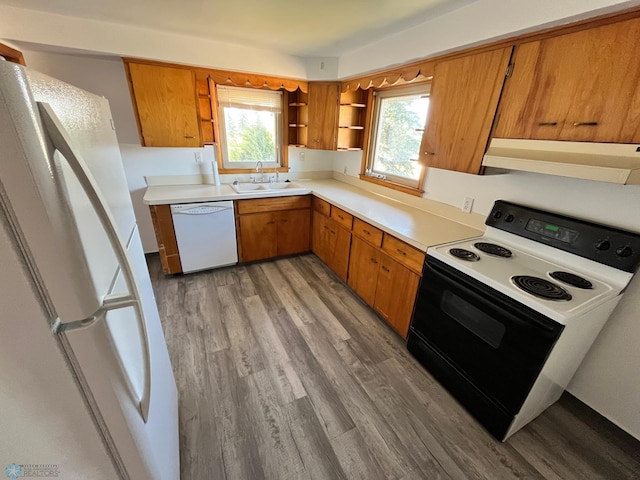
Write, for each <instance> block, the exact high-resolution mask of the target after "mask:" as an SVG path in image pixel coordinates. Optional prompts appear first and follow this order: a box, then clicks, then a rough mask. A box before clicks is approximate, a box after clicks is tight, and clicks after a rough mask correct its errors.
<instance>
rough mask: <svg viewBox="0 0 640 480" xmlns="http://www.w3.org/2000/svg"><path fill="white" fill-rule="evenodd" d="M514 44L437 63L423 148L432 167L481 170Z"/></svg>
mask: <svg viewBox="0 0 640 480" xmlns="http://www.w3.org/2000/svg"><path fill="white" fill-rule="evenodd" d="M511 50H512V48H511V47H508V48H503V49H499V50H492V51H489V52H484V53H478V54H475V55H468V56H465V57H460V58H455V59H453V60H445V61H442V62H439V63H437V64H436V66H435V70H434V75H433V82H432V84H431V94H430V105H429V115H428V118H427V124H426V130H425V133H424V135H423V138H422V145H421V147H420V158H421V160H422V161H423V162H425V164H426V165H427V166H428V167H436V168H444V169H447V170H455V171H458V172H467V173H479V171H480V165H481V163H482V156H483V155H484V152H485V149H486V146H487V142H488V140H489V134H490V132H491V125H492V123H493V118H494V115H495V113H496V109H497V107H498V100H499V99H500V92H501V91H502V85H503V84H504V79H505V75H506V71H507V67H508V65H509V58H510V57H511Z"/></svg>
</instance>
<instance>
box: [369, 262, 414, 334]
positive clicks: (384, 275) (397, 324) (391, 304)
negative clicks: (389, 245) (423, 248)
mask: <svg viewBox="0 0 640 480" xmlns="http://www.w3.org/2000/svg"><path fill="white" fill-rule="evenodd" d="M380 257H381V258H380V270H379V271H378V281H377V284H376V297H375V301H374V302H373V308H374V309H375V310H376V311H377V312H378V313H379V314H380V315H382V317H383V318H384V319H385V320H386V321H387V322H389V324H390V325H391V326H392V327H393V328H394V329H395V330H396V331H397V332H398V333H399V334H400V335H402V336H403V337H406V336H407V333H409V323H410V322H411V315H412V314H413V304H414V303H415V300H416V295H417V293H418V285H419V284H420V276H418V275H417V274H415V273H413V272H412V271H411V270H409V269H408V268H406V267H404V266H402V265H401V264H400V263H398V262H396V261H395V260H393V259H392V258H391V257H389V256H387V255H385V254H384V253H382V254H380Z"/></svg>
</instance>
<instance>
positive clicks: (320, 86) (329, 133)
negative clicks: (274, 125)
mask: <svg viewBox="0 0 640 480" xmlns="http://www.w3.org/2000/svg"><path fill="white" fill-rule="evenodd" d="M308 99H309V106H308V115H309V117H308V120H309V126H308V132H307V147H308V148H315V149H318V150H335V149H336V147H337V136H338V134H337V129H338V107H339V99H340V83H337V82H311V83H309V94H308Z"/></svg>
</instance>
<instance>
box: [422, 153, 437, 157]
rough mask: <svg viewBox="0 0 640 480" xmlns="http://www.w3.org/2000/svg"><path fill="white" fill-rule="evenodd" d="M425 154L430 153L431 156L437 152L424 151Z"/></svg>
mask: <svg viewBox="0 0 640 480" xmlns="http://www.w3.org/2000/svg"><path fill="white" fill-rule="evenodd" d="M424 154H425V155H429V156H433V155H435V154H436V152H424Z"/></svg>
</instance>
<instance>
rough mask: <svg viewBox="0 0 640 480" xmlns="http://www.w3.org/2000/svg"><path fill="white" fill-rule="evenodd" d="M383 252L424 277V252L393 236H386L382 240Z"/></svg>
mask: <svg viewBox="0 0 640 480" xmlns="http://www.w3.org/2000/svg"><path fill="white" fill-rule="evenodd" d="M382 250H384V252H385V253H387V254H389V256H390V257H392V258H394V259H396V260H397V261H398V262H400V263H401V264H402V265H404V266H405V267H407V268H410V269H411V270H413V271H414V272H416V273H418V274H420V275H422V266H423V264H424V252H421V251H420V250H418V249H417V248H415V247H412V246H411V245H409V244H408V243H405V242H403V241H402V240H398V239H397V238H395V237H392V236H391V235H387V234H386V233H385V234H384V238H383V240H382Z"/></svg>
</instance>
